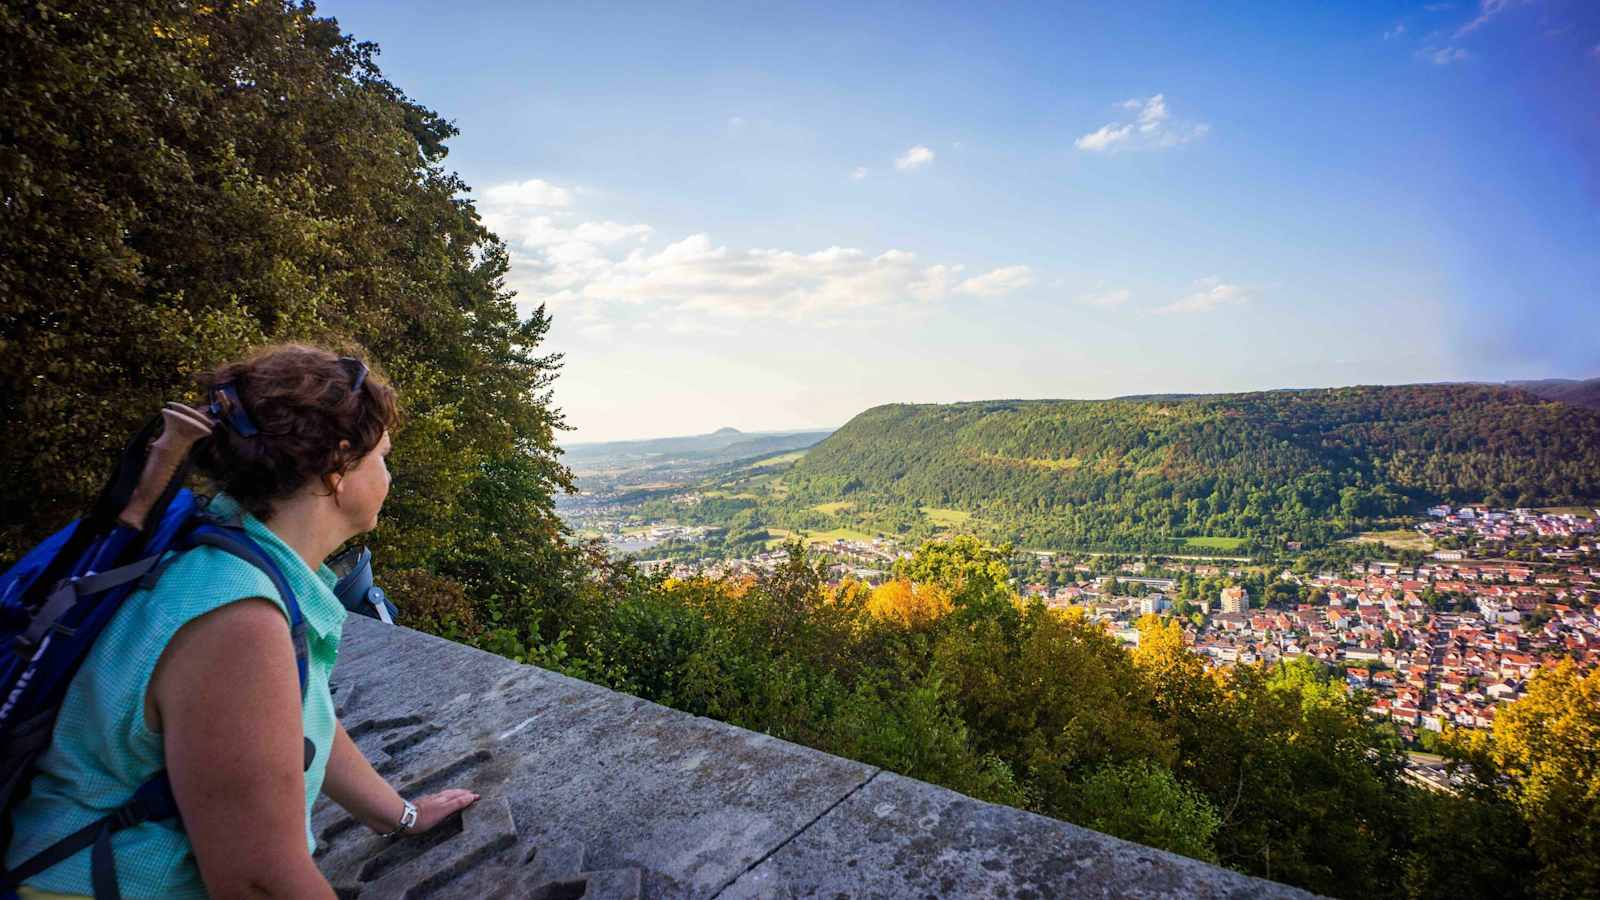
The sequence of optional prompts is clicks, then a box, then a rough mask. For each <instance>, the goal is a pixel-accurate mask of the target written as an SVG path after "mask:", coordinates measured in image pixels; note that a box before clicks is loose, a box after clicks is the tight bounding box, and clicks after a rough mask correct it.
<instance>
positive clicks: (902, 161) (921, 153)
mask: <svg viewBox="0 0 1600 900" xmlns="http://www.w3.org/2000/svg"><path fill="white" fill-rule="evenodd" d="M931 162H933V151H932V150H929V149H928V148H927V147H924V146H922V145H921V144H918V145H916V146H915V147H912V148H911V149H910V150H907V151H906V152H905V153H904V154H902V155H901V156H900V158H899V159H897V160H895V161H894V167H895V168H896V169H899V170H900V171H902V172H909V171H911V170H912V169H917V168H921V167H922V166H925V165H927V164H928V163H931Z"/></svg>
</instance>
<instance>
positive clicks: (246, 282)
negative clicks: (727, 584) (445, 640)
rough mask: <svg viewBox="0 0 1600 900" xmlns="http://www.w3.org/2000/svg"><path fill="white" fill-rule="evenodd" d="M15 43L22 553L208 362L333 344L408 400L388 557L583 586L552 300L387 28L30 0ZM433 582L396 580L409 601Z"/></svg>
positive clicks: (1, 397)
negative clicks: (377, 32)
mask: <svg viewBox="0 0 1600 900" xmlns="http://www.w3.org/2000/svg"><path fill="white" fill-rule="evenodd" d="M0 42H3V44H4V46H5V48H6V52H5V53H4V54H0V102H3V103H4V106H5V109H6V111H7V113H6V124H5V126H4V127H3V141H4V152H3V153H0V197H3V198H4V205H5V209H6V215H4V216H3V217H0V245H3V246H4V247H5V248H6V252H5V253H4V254H0V428H3V430H4V431H5V433H6V434H8V435H13V436H20V435H26V436H27V437H26V439H25V440H22V439H18V440H11V441H7V442H5V443H4V445H3V446H0V472H4V475H0V507H3V508H4V509H5V510H6V515H5V516H4V519H3V521H0V558H10V557H14V556H15V555H16V554H17V552H18V551H19V550H20V549H21V548H23V547H26V546H28V545H30V544H31V543H33V542H35V541H37V540H39V539H40V538H41V537H42V536H43V535H44V534H46V533H47V532H49V531H50V530H52V529H54V528H56V527H59V526H60V525H61V524H63V523H64V522H65V521H66V520H67V519H69V518H70V517H71V516H72V515H73V514H74V513H75V512H76V511H77V510H80V509H82V508H84V507H85V506H86V505H87V502H88V500H89V499H90V498H91V497H92V495H93V492H94V491H95V490H96V489H97V488H98V485H99V483H100V482H101V480H102V479H103V478H104V477H105V474H106V471H107V468H108V465H109V460H110V459H111V458H112V456H113V454H114V453H115V452H116V451H117V450H118V449H120V447H121V445H122V443H123V442H124V441H125V440H126V439H127V437H128V436H129V435H130V434H132V433H133V432H134V431H135V430H136V429H137V428H138V426H139V425H140V424H141V423H142V422H143V421H144V419H145V418H147V417H148V416H150V415H152V414H154V413H155V412H156V411H157V410H158V409H159V408H160V405H161V403H162V401H165V400H169V399H196V398H194V397H193V396H192V394H191V391H192V390H193V381H194V378H195V376H196V375H197V374H198V373H200V372H203V371H205V370H207V369H208V368H210V367H212V366H215V365H216V364H218V363H220V362H222V361H224V360H226V359H228V358H231V357H234V356H236V355H238V354H240V353H242V352H243V351H245V350H246V349H247V348H249V347H251V346H254V345H259V344H263V343H270V342H281V341H293V340H308V341H314V342H319V343H323V344H327V345H331V346H333V347H335V348H340V349H351V350H356V349H360V348H364V349H365V351H366V352H367V353H368V354H369V355H370V358H371V359H372V360H373V362H374V363H375V364H376V367H377V368H380V369H382V370H383V371H384V372H385V373H386V374H387V375H388V376H389V377H390V379H391V380H392V381H393V382H394V384H395V385H396V387H397V388H398V389H399V392H400V395H401V398H402V402H403V404H404V406H405V412H406V423H405V426H404V428H403V429H401V430H400V431H398V432H397V433H396V434H395V435H394V441H395V451H394V454H393V456H392V460H393V464H394V466H395V469H396V473H397V477H396V479H395V485H394V490H393V492H392V494H391V498H390V501H389V503H388V506H387V507H386V516H385V519H384V523H383V526H382V528H381V529H380V530H379V531H378V532H377V533H375V534H374V535H373V536H372V538H371V539H370V540H371V543H373V544H374V546H375V554H376V559H377V561H378V565H379V567H380V569H381V570H382V572H380V577H383V576H384V575H385V574H386V573H400V572H407V573H413V574H414V575H418V576H420V575H421V574H427V575H429V576H430V577H443V578H447V579H449V580H451V581H454V582H455V583H457V584H459V585H460V586H461V588H462V589H463V594H462V596H465V597H467V598H468V599H469V600H470V601H471V602H472V603H474V604H488V605H489V606H490V607H493V606H495V605H497V604H500V605H504V604H510V606H507V608H506V609H504V610H500V611H499V614H510V613H511V606H515V604H516V603H518V602H521V601H520V600H518V599H516V598H519V597H525V596H526V595H528V594H529V593H537V594H539V595H541V596H549V595H554V594H556V593H559V592H560V591H562V590H565V588H561V587H560V586H559V585H560V584H565V583H567V582H568V581H570V579H569V578H568V577H567V576H565V575H558V573H559V572H564V571H566V570H569V569H570V568H571V558H570V557H569V556H568V555H567V553H566V551H565V550H564V549H563V543H562V541H561V539H560V538H561V533H562V526H561V523H560V521H559V520H558V519H557V518H556V516H555V511H554V507H553V500H552V497H553V494H554V493H555V492H557V491H560V490H563V489H566V488H568V487H570V485H571V479H570V476H569V474H568V473H567V471H566V470H565V468H564V467H563V466H561V464H560V462H559V456H558V452H559V451H558V450H557V448H556V446H555V440H554V435H555V433H556V431H557V430H559V429H560V428H561V427H563V426H562V420H561V416H560V413H559V411H557V410H556V408H555V407H554V405H553V403H552V401H551V397H550V389H551V385H552V380H553V378H554V377H555V375H556V373H557V372H558V370H559V362H560V361H559V358H558V357H555V356H551V355H541V354H540V352H539V350H538V348H539V346H540V345H541V344H542V342H543V340H544V338H545V335H546V332H547V329H548V327H549V324H550V320H549V318H548V317H547V316H546V315H545V314H544V312H543V310H542V309H540V308H535V309H533V310H530V311H528V314H527V315H526V316H519V314H518V310H517V307H516V306H515V304H514V302H513V297H512V295H511V293H510V292H509V291H508V290H507V289H506V288H505V284H504V278H505V274H506V270H507V264H508V257H507V253H506V248H505V245H504V244H503V243H502V242H501V241H500V240H499V239H498V238H497V237H495V235H493V234H492V233H490V232H489V231H487V230H486V229H485V228H484V227H483V225H482V223H481V222H480V221H479V219H478V216H477V213H476V212H475V210H474V208H473V204H472V202H471V200H470V199H469V198H468V197H467V195H466V192H467V186H466V185H465V184H463V183H462V182H461V180H460V179H459V178H457V177H456V176H455V175H454V174H452V173H450V172H449V171H447V170H446V169H445V168H444V165H443V160H444V157H445V153H446V148H445V142H446V141H447V140H448V139H449V138H450V137H452V136H453V135H454V134H455V129H454V128H453V127H452V126H451V125H450V124H449V123H448V122H446V121H445V120H443V119H441V118H440V117H439V116H438V115H436V114H435V113H433V112H432V111H430V110H428V109H426V108H424V107H422V106H421V105H419V104H417V103H415V102H414V101H412V100H410V99H409V98H407V97H406V96H405V94H404V93H403V92H402V91H401V90H400V89H399V88H397V87H396V86H394V85H393V84H391V83H390V82H389V81H387V80H386V79H385V78H384V77H383V75H382V73H381V72H380V71H379V69H378V67H377V64H376V59H375V57H376V53H377V48H376V47H375V46H373V45H371V44H365V43H360V42H358V41H356V40H355V39H354V38H352V37H350V36H347V35H344V34H342V33H341V32H340V29H339V26H338V23H337V22H335V21H334V20H333V19H330V18H323V17H319V16H317V15H316V14H315V12H314V10H313V8H312V7H311V5H310V4H309V3H306V4H301V3H294V2H281V0H279V2H273V0H269V2H261V3H221V4H213V5H203V4H202V5H195V4H189V3H178V2H161V0H129V2H107V0H40V2H36V3H27V4H20V5H19V4H10V5H7V6H6V7H5V8H4V9H3V10H0ZM424 582H425V579H422V578H420V577H411V576H409V575H408V576H407V577H403V578H396V579H394V583H395V584H396V585H397V588H398V589H397V592H396V593H397V595H398V596H397V599H398V600H399V601H400V605H401V606H402V607H405V606H407V605H409V604H410V603H412V602H413V601H416V602H418V603H423V604H426V603H427V600H426V598H423V597H421V596H415V597H413V596H409V595H408V593H407V590H408V589H407V587H406V586H407V585H421V584H423V583H424ZM479 612H481V613H483V615H482V616H480V617H479V619H480V620H487V619H489V618H492V614H497V610H496V609H493V608H485V609H482V610H480V611H479ZM480 624H488V622H487V621H480Z"/></svg>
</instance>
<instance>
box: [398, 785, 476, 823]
mask: <svg viewBox="0 0 1600 900" xmlns="http://www.w3.org/2000/svg"><path fill="white" fill-rule="evenodd" d="M477 802H478V795H477V794H474V793H473V792H471V791H466V790H462V789H460V788H451V789H450V790H447V791H440V792H439V793H437V794H429V795H428V796H426V797H423V798H422V799H420V800H418V801H417V824H416V825H414V826H412V828H411V833H412V834H421V833H422V832H424V831H428V830H429V829H431V828H433V826H435V825H438V824H439V823H440V822H443V821H444V820H445V819H448V818H450V817H451V816H452V815H454V814H456V813H458V812H460V811H461V810H463V809H466V808H467V807H469V806H471V805H472V804H474V803H477Z"/></svg>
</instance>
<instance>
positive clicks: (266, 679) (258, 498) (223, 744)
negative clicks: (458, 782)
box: [6, 345, 477, 900]
mask: <svg viewBox="0 0 1600 900" xmlns="http://www.w3.org/2000/svg"><path fill="white" fill-rule="evenodd" d="M204 384H205V387H206V389H207V393H208V395H209V396H211V397H212V398H213V400H214V401H217V402H219V403H220V404H221V406H222V410H221V411H222V415H221V420H222V423H221V425H219V427H218V428H216V430H215V431H214V432H213V434H212V436H211V437H210V438H208V439H206V440H205V441H204V442H203V443H202V444H201V445H200V447H198V448H197V452H196V462H197V464H198V466H199V467H200V469H201V471H202V472H204V473H206V474H207V475H208V476H209V477H210V478H211V480H212V481H213V482H215V484H216V485H217V486H218V487H219V488H220V489H221V491H222V492H221V493H220V494H218V495H217V496H216V497H215V498H213V500H212V501H211V504H210V506H209V507H208V511H209V512H210V513H212V514H215V515H219V516H221V517H224V518H235V519H237V520H239V521H240V522H241V523H242V524H243V526H244V528H245V530H246V531H247V532H248V533H249V535H250V536H251V537H252V538H253V539H254V540H255V541H256V543H258V544H259V545H260V546H261V548H262V549H263V550H265V551H266V552H267V554H268V555H270V556H271V557H272V558H273V561H274V562H276V563H277V565H278V567H279V568H280V569H281V570H282V571H283V573H284V575H285V576H286V577H287V580H288V583H289V585H290V587H291V588H292V589H293V590H294V592H295V595H296V598H297V599H298V601H299V604H300V607H301V612H302V614H303V615H304V617H305V621H306V626H307V628H306V638H307V649H308V651H309V654H308V655H309V671H308V682H307V690H306V692H305V696H304V700H303V702H302V698H301V689H300V683H299V676H298V673H297V670H296V665H295V652H294V645H293V642H292V640H291V638H290V633H289V626H288V620H287V610H286V607H285V606H284V605H283V602H282V600H281V599H280V598H279V596H278V591H277V590H276V589H275V588H274V587H273V585H272V582H271V580H270V579H269V578H268V577H267V576H266V575H265V574H264V573H262V572H261V571H260V570H258V569H256V568H255V567H253V566H251V565H250V564H248V563H245V562H243V561H241V560H239V559H237V558H235V557H233V556H231V555H229V554H227V553H225V552H223V551H220V550H217V549H215V548H211V547H200V548H198V549H195V550H191V551H189V552H188V553H185V554H183V555H182V556H180V557H179V558H178V559H177V560H176V561H174V562H173V563H172V564H171V565H170V566H168V567H167V569H166V570H165V572H164V573H163V574H162V576H161V578H160V581H159V582H158V583H157V584H156V586H155V587H154V588H153V589H148V590H141V591H139V592H136V593H134V594H133V595H131V596H130V597H129V598H128V599H127V601H126V602H125V603H124V605H123V607H122V608H121V609H120V610H119V611H118V612H117V614H116V616H115V618H114V619H113V620H112V621H111V623H110V624H109V625H108V626H107V628H106V630H105V632H104V633H103V634H102V635H101V637H100V638H99V640H98V641H97V642H96V643H95V646H94V648H93V649H92V650H91V652H90V655H89V657H88V658H87V659H86V660H85V662H84V665H83V668H82V669H81V670H80V671H79V673H78V675H77V676H76V677H75V678H74V679H73V681H72V684H71V685H70V686H69V688H68V691H67V695H66V699H65V701H64V703H63V705H62V708H61V714H60V717H59V719H58V720H57V722H56V726H55V731H54V734H53V736H52V743H51V747H50V749H49V750H48V751H47V752H46V753H45V754H44V756H42V757H41V759H40V761H39V771H38V774H37V775H36V776H35V778H34V780H33V784H32V789H31V791H30V793H29V796H28V798H27V800H26V801H24V802H23V803H22V804H20V805H19V806H18V807H17V808H16V810H15V813H14V816H13V819H12V825H13V827H14V830H13V835H14V836H13V839H12V842H11V846H10V848H9V849H8V851H7V854H6V856H7V858H6V863H7V865H8V866H14V865H16V864H17V863H18V862H20V861H22V860H24V859H26V858H28V857H29V856H31V855H33V853H35V852H36V851H38V850H39V849H42V848H43V847H47V846H49V845H50V844H52V843H54V842H55V841H56V840H58V839H59V838H61V837H62V836H64V835H66V834H69V833H71V832H73V831H75V830H77V829H79V828H81V827H82V826H84V825H86V824H88V823H89V822H92V821H94V820H95V819H98V818H99V817H100V816H102V815H105V814H106V813H107V812H108V811H110V810H113V809H115V808H116V807H117V806H119V805H120V804H122V803H123V802H124V801H126V800H127V799H128V797H129V796H131V795H132V793H133V790H134V789H135V788H136V787H137V786H138V785H140V784H141V783H143V781H144V780H145V779H146V778H148V777H150V776H151V775H152V774H154V773H155V772H157V771H159V770H161V769H163V768H165V769H166V770H167V772H168V774H169V776H170V778H171V781H172V791H173V795H174V797H175V798H176V800H177V803H178V808H179V811H180V813H181V816H182V821H183V829H182V830H181V831H180V830H178V829H177V827H176V826H175V824H174V823H172V822H146V823H143V824H140V825H137V826H134V827H132V828H129V829H126V830H123V831H120V832H118V833H116V834H115V835H114V837H113V839H112V848H113V851H114V853H113V856H114V858H115V862H116V869H117V878H118V882H119V885H120V887H121V891H122V894H123V896H124V897H127V898H129V900H133V898H140V897H204V896H212V897H224V898H227V897H296V898H299V897H322V898H333V897H334V892H333V889H332V888H331V887H330V886H329V884H328V882H327V880H326V879H324V878H323V877H322V875H321V873H320V872H318V871H317V867H316V865H315V864H314V863H313V862H312V858H311V855H312V852H313V851H314V850H315V847H316V841H315V838H314V837H313V835H312V833H311V825H310V817H311V806H312V804H313V803H314V802H315V801H316V798H317V795H318V793H319V792H322V793H326V794H327V795H328V796H329V797H331V798H332V799H333V800H334V801H335V802H336V803H338V804H339V805H340V806H343V807H344V808H345V809H346V810H348V811H349V812H350V814H351V815H353V816H354V817H355V818H356V819H358V820H360V821H361V822H363V823H365V824H366V825H367V826H368V827H369V828H372V829H373V830H374V831H377V832H379V833H382V834H391V833H398V832H400V831H408V832H422V831H427V830H428V829H430V828H432V827H434V826H435V825H437V824H438V823H439V822H441V821H442V820H444V819H445V818H447V817H449V816H450V815H451V814H453V813H455V812H457V811H459V810H461V809H462V808H464V807H466V806H468V805H470V804H471V803H472V802H474V801H475V800H476V799H477V795H476V794H473V793H471V792H469V791H464V790H447V791H442V792H439V793H436V794H432V795H430V796H426V797H422V798H420V799H417V800H416V801H415V804H414V807H413V805H412V804H411V803H408V802H407V801H405V800H403V799H402V798H401V797H400V795H399V794H397V793H396V792H395V790H394V789H393V788H391V787H390V786H389V785H388V784H387V783H386V782H385V781H384V780H383V777H382V776H380V775H379V774H378V773H377V772H376V771H374V770H373V768H372V766H371V765H370V764H369V763H368V762H367V760H366V759H365V758H364V757H363V756H362V755H361V751H360V750H359V749H358V748H357V747H356V745H355V744H354V743H353V742H352V741H351V740H350V736H349V735H348V734H346V733H345V731H344V728H343V726H341V725H340V724H339V722H338V719H337V718H336V716H335V714H334V707H333V699H332V697H331V696H330V694H329V691H328V677H329V675H330V674H331V672H332V670H333V664H334V660H335V658H336V656H337V651H338V646H339V636H340V628H341V626H342V624H343V621H344V616H345V610H344V607H343V606H342V605H341V604H340V603H339V600H338V598H337V597H335V596H334V593H333V586H334V584H335V581H336V579H335V577H334V575H333V573H332V572H331V571H330V570H329V569H328V567H327V566H326V565H324V564H323V561H324V560H325V559H327V558H328V556H330V555H331V554H332V553H333V552H334V551H335V550H336V549H338V547H339V546H340V545H341V544H343V543H345V542H346V541H348V540H349V539H350V538H352V537H355V536H356V535H358V534H361V533H363V532H366V531H370V530H371V529H372V528H373V527H375V526H376V525H377V521H378V511H379V510H380V509H381V508H382V506H383V501H384V498H385V497H386V496H387V495H388V493H389V472H388V468H387V467H386V465H385V463H384V457H385V456H386V455H387V454H388V453H389V447H390V444H389V428H390V426H391V425H393V424H394V423H395V421H396V418H397V415H398V411H397V406H396V399H395V394H394V390H393V389H392V388H391V387H389V385H387V384H386V383H384V382H383V381H382V380H381V379H380V378H379V377H378V376H376V375H373V374H369V373H368V371H367V367H366V366H365V365H364V364H362V363H361V362H359V361H357V360H354V359H350V358H348V357H344V358H341V357H336V356H335V355H334V354H332V353H330V352H328V351H326V350H322V349H318V348H314V347H306V346H298V345H290V346H281V347H273V348H269V349H266V350H264V351H262V352H260V353H257V354H256V355H254V356H252V357H250V358H249V359H246V360H243V361H241V362H236V363H231V364H229V365H226V366H223V367H222V368H220V369H218V370H217V371H215V372H214V373H211V375H210V376H209V377H208V378H206V379H204ZM228 385H231V386H232V388H233V390H232V391H223V390H221V388H223V387H224V386H228ZM234 397H236V398H237V401H238V403H237V406H234V407H232V408H229V405H230V404H231V403H232V400H233V398H234ZM308 760H309V765H308ZM413 808H414V810H415V812H414V813H413V812H412V809H413ZM408 826H409V827H408ZM91 892H92V886H91V881H90V852H89V851H88V850H84V851H82V852H80V853H78V854H76V855H75V856H73V857H70V858H68V859H67V860H64V861H63V862H61V863H59V864H57V865H55V866H53V867H51V868H50V869H47V870H45V871H44V872H43V873H41V874H39V875H37V876H35V877H33V878H32V879H30V880H29V882H28V884H27V885H25V886H24V888H23V889H22V890H21V892H20V893H21V895H22V896H23V897H25V898H29V897H32V898H45V897H56V896H62V895H66V896H82V895H88V894H90V893H91Z"/></svg>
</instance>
